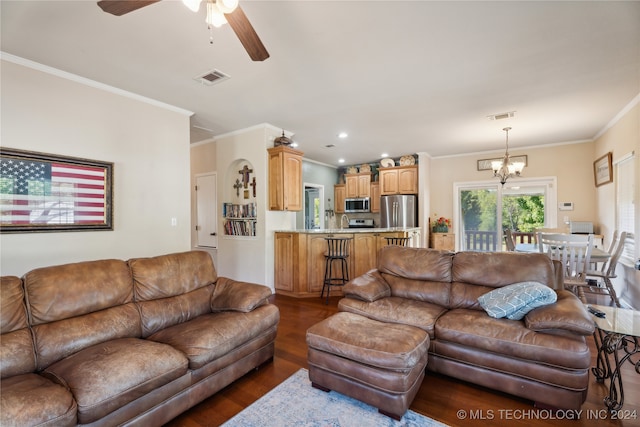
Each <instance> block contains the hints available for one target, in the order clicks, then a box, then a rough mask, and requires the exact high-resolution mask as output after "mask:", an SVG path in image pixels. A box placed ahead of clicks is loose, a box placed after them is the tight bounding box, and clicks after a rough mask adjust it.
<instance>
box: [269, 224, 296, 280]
mask: <svg viewBox="0 0 640 427" xmlns="http://www.w3.org/2000/svg"><path fill="white" fill-rule="evenodd" d="M274 241H275V254H274V255H275V259H276V260H277V262H276V263H275V271H274V278H275V284H274V286H275V288H276V289H277V290H283V291H289V292H293V291H294V286H295V275H294V243H296V241H297V235H296V234H294V233H275V239H274Z"/></svg>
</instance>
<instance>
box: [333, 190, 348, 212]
mask: <svg viewBox="0 0 640 427" xmlns="http://www.w3.org/2000/svg"><path fill="white" fill-rule="evenodd" d="M345 196H346V188H345V184H336V185H334V186H333V198H334V199H336V200H335V203H336V205H335V209H334V210H335V211H336V213H344V199H345V198H346V197H345Z"/></svg>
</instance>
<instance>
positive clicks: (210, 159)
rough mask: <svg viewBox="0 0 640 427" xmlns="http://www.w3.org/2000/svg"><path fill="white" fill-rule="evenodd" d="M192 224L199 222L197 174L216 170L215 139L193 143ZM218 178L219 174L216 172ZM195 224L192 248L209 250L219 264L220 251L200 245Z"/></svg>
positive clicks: (192, 229) (192, 231)
mask: <svg viewBox="0 0 640 427" xmlns="http://www.w3.org/2000/svg"><path fill="white" fill-rule="evenodd" d="M190 158H191V224H194V225H195V224H197V207H196V201H197V200H196V192H195V187H196V176H197V175H202V174H208V173H212V172H216V143H215V142H214V141H208V142H202V143H197V144H192V145H191V150H190ZM216 179H217V174H216ZM197 244H198V237H197V233H196V228H195V226H193V227H191V248H192V249H198V250H204V251H206V252H209V254H210V255H211V257H212V258H213V261H214V263H215V265H216V266H217V265H218V255H217V254H218V251H217V249H213V248H206V247H198V246H197Z"/></svg>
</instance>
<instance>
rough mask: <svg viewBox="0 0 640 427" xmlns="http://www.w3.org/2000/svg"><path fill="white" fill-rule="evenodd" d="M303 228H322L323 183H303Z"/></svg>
mask: <svg viewBox="0 0 640 427" xmlns="http://www.w3.org/2000/svg"><path fill="white" fill-rule="evenodd" d="M303 210H304V228H305V229H306V230H317V229H322V228H324V215H323V212H324V185H320V184H310V183H306V182H305V183H304V209H303Z"/></svg>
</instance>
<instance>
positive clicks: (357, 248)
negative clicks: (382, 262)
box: [353, 231, 405, 277]
mask: <svg viewBox="0 0 640 427" xmlns="http://www.w3.org/2000/svg"><path fill="white" fill-rule="evenodd" d="M404 236H405V233H404V232H402V231H398V232H389V233H355V234H354V238H353V246H354V253H355V256H354V259H353V264H354V265H353V270H354V274H355V276H354V277H358V276H360V275H362V274H364V273H366V272H367V271H369V270H371V269H372V268H376V267H377V266H378V252H379V251H380V248H382V247H383V246H386V245H387V239H386V238H387V237H404Z"/></svg>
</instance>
